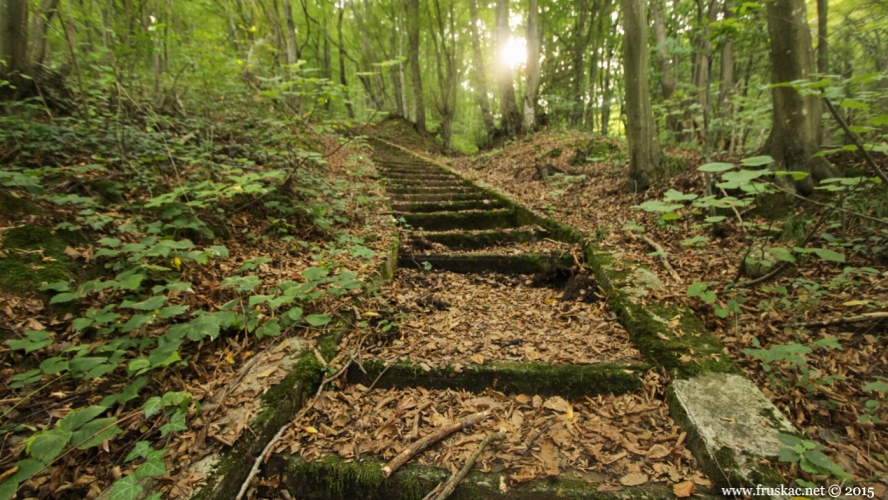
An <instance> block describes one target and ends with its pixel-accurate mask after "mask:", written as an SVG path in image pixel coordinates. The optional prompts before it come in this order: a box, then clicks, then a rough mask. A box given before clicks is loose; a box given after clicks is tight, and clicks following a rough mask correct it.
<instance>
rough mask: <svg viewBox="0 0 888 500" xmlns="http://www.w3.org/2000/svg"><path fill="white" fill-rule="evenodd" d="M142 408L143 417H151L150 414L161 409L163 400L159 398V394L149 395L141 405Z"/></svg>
mask: <svg viewBox="0 0 888 500" xmlns="http://www.w3.org/2000/svg"><path fill="white" fill-rule="evenodd" d="M142 409H143V410H144V411H145V418H151V416H152V415H154V414H155V413H157V412H159V411H160V410H162V409H163V401H162V400H161V399H160V396H153V397H150V398H148V401H145V404H144V405H142Z"/></svg>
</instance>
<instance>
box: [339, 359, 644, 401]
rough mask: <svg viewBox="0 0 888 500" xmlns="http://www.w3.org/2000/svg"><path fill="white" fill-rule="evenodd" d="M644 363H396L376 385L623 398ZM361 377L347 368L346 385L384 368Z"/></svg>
mask: <svg viewBox="0 0 888 500" xmlns="http://www.w3.org/2000/svg"><path fill="white" fill-rule="evenodd" d="M649 368H650V366H648V365H645V364H641V363H638V364H609V363H599V364H591V365H550V364H542V363H490V364H485V365H481V366H479V365H472V366H467V367H464V368H463V369H462V370H461V372H459V373H457V372H456V371H455V370H454V369H453V367H447V368H443V369H432V370H431V371H425V370H424V369H423V368H422V367H421V366H419V365H415V364H412V363H410V362H409V361H402V362H399V363H396V364H394V365H392V366H391V367H389V369H388V370H387V371H385V374H384V375H382V377H381V378H380V379H379V381H378V382H377V383H376V386H377V387H382V388H388V387H416V386H421V387H426V388H429V389H465V390H469V391H476V392H477V391H483V390H484V389H486V388H491V387H492V388H494V389H496V390H498V391H502V392H505V393H513V394H540V395H543V396H551V395H556V394H557V395H560V396H562V397H566V398H576V397H581V396H595V395H598V394H609V393H613V394H624V393H626V392H630V391H633V390H636V389H638V388H640V387H641V378H640V377H641V376H642V375H643V374H644V372H646V371H647V370H648V369H649ZM364 369H365V370H367V374H363V373H361V372H359V371H356V370H352V371H350V372H349V373H348V381H349V382H350V383H361V384H364V385H368V384H371V383H372V382H373V381H374V380H376V377H377V376H379V374H380V373H382V372H383V370H385V368H384V366H383V364H382V363H381V362H379V361H372V362H369V363H365V364H364Z"/></svg>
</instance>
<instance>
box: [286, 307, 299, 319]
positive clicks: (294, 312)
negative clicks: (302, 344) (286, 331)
mask: <svg viewBox="0 0 888 500" xmlns="http://www.w3.org/2000/svg"><path fill="white" fill-rule="evenodd" d="M287 318H289V319H290V320H291V321H294V322H295V321H299V320H301V319H302V308H301V307H294V308H292V309H290V310H289V311H287Z"/></svg>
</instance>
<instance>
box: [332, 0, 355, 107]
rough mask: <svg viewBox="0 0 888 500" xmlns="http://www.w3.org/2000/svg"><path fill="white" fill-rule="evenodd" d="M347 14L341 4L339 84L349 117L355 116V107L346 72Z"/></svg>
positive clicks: (339, 21) (338, 32) (338, 27)
mask: <svg viewBox="0 0 888 500" xmlns="http://www.w3.org/2000/svg"><path fill="white" fill-rule="evenodd" d="M344 14H345V6H344V5H340V6H339V17H338V19H337V20H336V30H337V33H336V36H337V37H338V41H339V46H338V49H339V84H340V85H342V91H343V92H344V96H343V97H344V98H345V109H346V110H347V111H348V117H349V118H354V117H355V108H354V106H353V105H352V102H351V96H350V95H349V91H348V77H347V76H346V74H345V48H344V46H343V44H342V17H343V15H344Z"/></svg>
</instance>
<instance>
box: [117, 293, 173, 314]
mask: <svg viewBox="0 0 888 500" xmlns="http://www.w3.org/2000/svg"><path fill="white" fill-rule="evenodd" d="M166 301H167V296H166V295H155V296H153V297H150V298H148V299H145V300H143V301H142V302H132V301H129V300H124V301H123V303H121V304H120V307H123V308H128V309H136V310H138V311H153V310H155V309H160V308H161V307H162V306H163V305H164V304H165V303H166Z"/></svg>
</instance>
